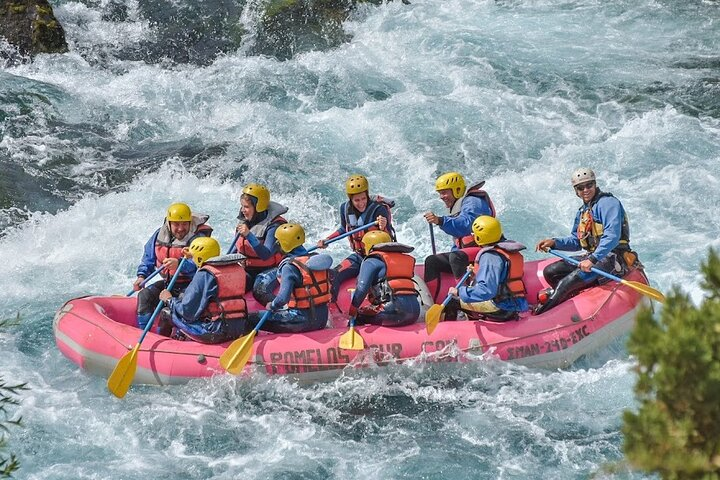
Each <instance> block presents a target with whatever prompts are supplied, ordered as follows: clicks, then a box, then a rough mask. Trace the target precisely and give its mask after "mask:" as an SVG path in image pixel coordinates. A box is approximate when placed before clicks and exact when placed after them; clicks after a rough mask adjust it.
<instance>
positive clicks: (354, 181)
mask: <svg viewBox="0 0 720 480" xmlns="http://www.w3.org/2000/svg"><path fill="white" fill-rule="evenodd" d="M369 188H370V185H369V184H368V179H367V178H365V177H364V176H362V175H353V176H352V177H350V178H348V179H347V181H346V182H345V192H346V193H347V194H348V196H350V195H355V194H356V193H362V192H367V191H368V190H369Z"/></svg>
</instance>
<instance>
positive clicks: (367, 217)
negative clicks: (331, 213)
mask: <svg viewBox="0 0 720 480" xmlns="http://www.w3.org/2000/svg"><path fill="white" fill-rule="evenodd" d="M381 206H382V207H385V208H386V209H387V212H388V218H387V227H386V230H385V231H387V232H388V233H389V234H390V238H391V239H392V240H393V241H395V230H394V229H393V227H392V210H391V208H392V207H394V206H395V202H393V201H387V200H386V199H384V198H383V197H381V196H380V195H374V196H372V197H370V196H368V205H367V207H366V208H365V211H364V212H363V213H361V214H360V216H359V217H357V218H356V217H355V216H354V215H352V218H351V214H350V211H351V208H352V202H350V201H347V202H345V205H344V207H343V214H344V216H345V229H346V230H347V231H348V232H349V231H350V230H353V229H355V228H357V227H360V226H363V225H366V224H368V223H370V222H372V221H373V220H375V219H376V218H377V214H376V213H375V212H376V211H377V210H378V209H379V208H380V207H381ZM353 210H354V209H353ZM373 230H380V229H379V228H378V227H377V226H376V225H373V226H372V227H370V228H368V229H367V230H361V231H359V232H357V233H353V234H352V235H350V236H349V237H348V240H349V241H350V248H352V249H353V251H354V252H355V253H357V254H358V255H360V256H361V257H364V256H365V245H363V243H362V238H363V237H364V236H365V234H366V233H367V232H371V231H373Z"/></svg>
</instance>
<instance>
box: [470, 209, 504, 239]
mask: <svg viewBox="0 0 720 480" xmlns="http://www.w3.org/2000/svg"><path fill="white" fill-rule="evenodd" d="M472 231H473V236H474V237H475V243H477V244H478V245H489V244H491V243H495V242H498V241H499V240H500V239H501V238H502V225H500V222H499V221H498V219H497V218H495V217H491V216H489V215H480V216H479V217H477V218H476V219H475V221H474V222H473V224H472Z"/></svg>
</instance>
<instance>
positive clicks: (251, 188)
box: [242, 183, 270, 213]
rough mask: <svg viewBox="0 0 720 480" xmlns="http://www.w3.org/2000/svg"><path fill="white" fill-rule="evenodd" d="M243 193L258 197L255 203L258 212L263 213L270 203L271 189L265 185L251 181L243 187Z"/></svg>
mask: <svg viewBox="0 0 720 480" xmlns="http://www.w3.org/2000/svg"><path fill="white" fill-rule="evenodd" d="M242 193H244V194H246V195H250V196H251V197H255V198H257V203H256V204H255V211H256V212H258V213H262V212H264V211H265V210H267V209H268V205H270V190H268V189H267V188H266V187H265V185H260V184H259V183H249V184H247V185H245V188H243V189H242Z"/></svg>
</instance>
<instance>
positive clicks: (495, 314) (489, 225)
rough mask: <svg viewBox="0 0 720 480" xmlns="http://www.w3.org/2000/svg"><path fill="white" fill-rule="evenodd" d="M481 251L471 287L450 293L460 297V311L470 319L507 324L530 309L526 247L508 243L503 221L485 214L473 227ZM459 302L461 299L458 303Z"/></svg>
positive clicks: (453, 288)
mask: <svg viewBox="0 0 720 480" xmlns="http://www.w3.org/2000/svg"><path fill="white" fill-rule="evenodd" d="M472 230H473V236H474V239H475V243H477V244H478V245H480V247H481V248H480V250H479V251H478V253H477V256H476V257H475V262H474V263H473V266H472V267H468V268H472V270H473V273H474V279H473V281H472V283H471V285H470V286H461V287H460V288H455V287H451V288H450V289H449V290H448V293H449V294H451V295H453V296H454V297H456V298H459V307H460V309H461V310H462V311H463V312H465V313H466V314H467V317H468V319H470V320H492V321H495V322H506V321H508V320H515V319H517V318H518V313H519V312H525V311H527V310H528V309H529V306H528V302H527V299H526V298H525V294H526V290H525V284H524V283H523V270H524V266H525V260H524V259H523V256H522V254H521V253H520V252H521V251H522V250H525V248H526V247H525V245H523V244H521V243H518V242H515V241H512V240H507V239H506V238H505V236H504V235H503V231H502V225H501V224H500V222H499V221H498V220H497V219H495V218H493V217H490V216H487V215H483V216H480V217H478V218H476V219H475V221H474V222H473V225H472ZM456 301H457V300H456Z"/></svg>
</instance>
